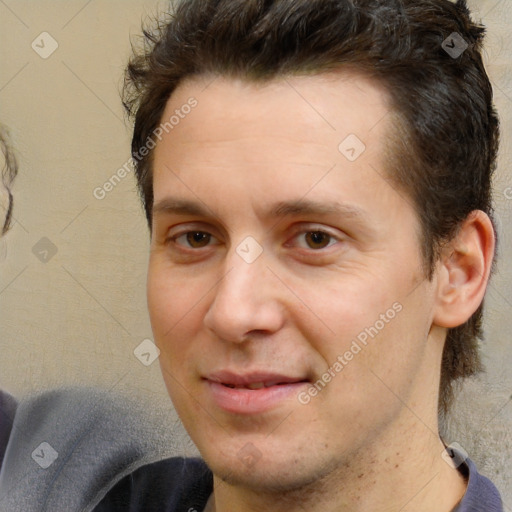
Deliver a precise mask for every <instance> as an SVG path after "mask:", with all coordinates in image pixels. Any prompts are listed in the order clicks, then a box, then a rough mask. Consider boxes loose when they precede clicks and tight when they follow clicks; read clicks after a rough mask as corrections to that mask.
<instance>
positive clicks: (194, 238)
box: [186, 231, 212, 249]
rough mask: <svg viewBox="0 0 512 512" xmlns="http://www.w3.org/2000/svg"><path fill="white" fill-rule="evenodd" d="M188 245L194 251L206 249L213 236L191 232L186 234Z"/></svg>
mask: <svg viewBox="0 0 512 512" xmlns="http://www.w3.org/2000/svg"><path fill="white" fill-rule="evenodd" d="M186 239H187V243H188V245H189V246H190V247H192V248H194V249H200V248H201V247H206V246H207V245H208V244H209V243H210V241H211V239H212V235H210V234H209V233H205V232H204V231H190V232H188V233H187V234H186Z"/></svg>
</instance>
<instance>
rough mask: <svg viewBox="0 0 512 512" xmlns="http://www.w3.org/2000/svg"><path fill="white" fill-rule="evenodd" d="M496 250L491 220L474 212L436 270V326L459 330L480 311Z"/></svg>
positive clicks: (451, 243) (449, 245) (448, 245)
mask: <svg viewBox="0 0 512 512" xmlns="http://www.w3.org/2000/svg"><path fill="white" fill-rule="evenodd" d="M494 247H495V237H494V229H493V226H492V222H491V220H490V219H489V217H488V215H487V214H485V213H484V212H482V211H480V210H474V211H473V212H471V213H470V214H469V215H468V217H467V218H466V220H465V221H464V223H463V224H462V226H461V228H460V230H459V232H458V233H457V235H456V236H455V237H454V238H453V240H451V241H450V242H448V243H447V244H446V246H445V247H444V248H443V250H442V254H441V258H440V261H439V262H438V266H437V270H436V273H437V290H436V303H435V306H434V318H433V323H434V324H436V325H438V326H440V327H446V328H452V327H458V326H459V325H462V324H463V323H465V322H466V321H467V320H468V319H469V318H470V317H471V315H472V314H473V313H474V312H475V311H476V310H477V308H478V306H480V304H481V303H482V300H483V298H484V294H485V290H486V287H487V282H488V280H489V275H490V273H491V266H492V262H493V258H494Z"/></svg>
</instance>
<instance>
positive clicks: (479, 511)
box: [456, 459, 503, 512]
mask: <svg viewBox="0 0 512 512" xmlns="http://www.w3.org/2000/svg"><path fill="white" fill-rule="evenodd" d="M466 464H467V466H468V469H469V479H468V488H467V490H466V494H465V495H464V497H463V498H462V501H461V503H460V505H459V507H458V508H457V509H456V512H503V503H502V501H501V497H500V494H499V492H498V489H496V487H495V486H494V484H493V483H492V482H491V481H490V480H489V479H488V478H486V477H485V476H483V475H481V474H480V473H479V472H478V470H477V468H476V466H475V464H474V463H473V462H472V461H471V460H469V459H467V460H466Z"/></svg>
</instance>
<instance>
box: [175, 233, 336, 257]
mask: <svg viewBox="0 0 512 512" xmlns="http://www.w3.org/2000/svg"><path fill="white" fill-rule="evenodd" d="M194 234H202V235H207V236H209V237H210V239H209V242H210V241H211V240H212V239H213V240H217V238H216V237H215V236H214V235H212V234H211V233H209V232H208V231H202V230H189V231H184V232H181V233H177V234H176V235H173V236H171V237H169V238H168V240H167V243H173V244H174V245H176V246H179V247H182V248H185V250H188V251H198V250H199V249H202V248H204V247H211V245H219V244H218V243H217V244H210V243H208V245H206V246H204V247H200V248H194V247H191V246H190V245H187V242H185V243H183V244H180V243H179V242H178V240H179V239H180V238H183V237H189V236H190V235H194ZM313 234H314V235H318V234H321V235H324V236H327V237H328V238H329V241H328V243H327V245H325V246H324V247H320V248H316V249H315V248H312V247H300V246H299V245H298V246H297V247H298V248H299V249H302V250H311V251H313V252H320V251H321V250H322V249H326V248H328V247H331V246H332V245H334V243H336V242H339V241H340V240H339V238H337V237H336V236H334V235H333V234H332V233H329V232H328V231H326V230H324V229H307V230H301V231H298V232H297V233H295V234H294V235H293V237H291V240H294V239H297V238H298V237H300V236H307V235H313ZM217 241H218V240H217ZM306 243H307V242H306ZM285 246H287V247H290V246H291V244H290V243H288V242H287V243H286V244H285Z"/></svg>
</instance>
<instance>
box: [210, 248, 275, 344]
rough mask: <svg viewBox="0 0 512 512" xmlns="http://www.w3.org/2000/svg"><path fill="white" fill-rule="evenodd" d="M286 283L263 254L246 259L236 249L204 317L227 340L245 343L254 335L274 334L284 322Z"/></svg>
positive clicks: (218, 334) (216, 332) (221, 337)
mask: <svg viewBox="0 0 512 512" xmlns="http://www.w3.org/2000/svg"><path fill="white" fill-rule="evenodd" d="M280 293H282V284H281V283H279V281H278V279H277V278H276V276H275V274H274V273H273V272H272V271H271V270H270V269H269V268H268V266H267V261H266V258H265V257H264V256H263V255H261V256H260V257H259V258H258V259H257V260H256V261H254V262H252V263H246V262H245V261H244V260H243V259H242V258H240V256H239V255H238V254H236V252H234V253H233V254H232V255H231V254H230V255H229V257H228V258H227V260H226V274H225V276H224V277H223V278H222V280H221V281H220V283H219V285H218V286H217V288H216V291H215V296H214V298H213V300H212V303H211V304H210V307H209V309H208V311H207V313H206V315H205V317H204V324H205V326H206V327H207V328H208V329H210V330H211V331H213V332H214V333H215V335H216V336H217V337H218V338H220V339H222V340H225V341H230V342H234V343H241V342H243V341H244V340H245V339H247V337H249V336H250V335H254V334H255V333H257V334H271V333H274V332H277V331H278V330H279V329H280V328H281V327H282V326H283V324H284V318H285V310H284V306H283V301H282V300H280V295H279V294H280Z"/></svg>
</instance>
